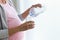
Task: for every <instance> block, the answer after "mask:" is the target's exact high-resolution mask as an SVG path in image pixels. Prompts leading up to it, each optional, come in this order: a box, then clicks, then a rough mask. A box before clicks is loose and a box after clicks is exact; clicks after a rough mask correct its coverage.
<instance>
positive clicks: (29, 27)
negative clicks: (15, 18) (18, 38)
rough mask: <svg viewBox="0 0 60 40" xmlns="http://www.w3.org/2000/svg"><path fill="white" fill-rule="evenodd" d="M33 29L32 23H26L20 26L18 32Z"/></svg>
mask: <svg viewBox="0 0 60 40" xmlns="http://www.w3.org/2000/svg"><path fill="white" fill-rule="evenodd" d="M32 28H34V21H28V22H25V23H23V24H22V25H20V31H25V30H29V29H32Z"/></svg>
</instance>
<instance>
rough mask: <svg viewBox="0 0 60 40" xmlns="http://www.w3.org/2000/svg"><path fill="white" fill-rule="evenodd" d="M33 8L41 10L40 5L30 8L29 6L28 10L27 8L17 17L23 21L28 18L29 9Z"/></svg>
mask: <svg viewBox="0 0 60 40" xmlns="http://www.w3.org/2000/svg"><path fill="white" fill-rule="evenodd" d="M33 7H40V8H41V7H42V5H41V4H35V5H32V6H31V7H30V8H28V9H27V10H26V11H25V12H24V13H22V14H21V15H19V17H20V18H21V20H24V19H25V18H26V17H27V16H28V14H29V11H30V9H31V8H33Z"/></svg>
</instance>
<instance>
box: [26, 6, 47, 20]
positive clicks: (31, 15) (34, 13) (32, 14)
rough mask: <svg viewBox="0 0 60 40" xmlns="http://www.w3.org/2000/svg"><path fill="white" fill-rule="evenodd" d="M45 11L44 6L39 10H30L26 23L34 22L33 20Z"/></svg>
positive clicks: (38, 8)
mask: <svg viewBox="0 0 60 40" xmlns="http://www.w3.org/2000/svg"><path fill="white" fill-rule="evenodd" d="M45 9H46V7H45V6H42V7H41V8H40V7H37V8H35V7H34V8H31V9H30V11H29V15H28V16H27V19H26V21H34V18H36V17H37V16H38V15H39V14H41V13H43V12H44V11H45Z"/></svg>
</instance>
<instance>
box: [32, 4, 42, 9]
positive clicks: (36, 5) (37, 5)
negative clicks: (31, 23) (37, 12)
mask: <svg viewBox="0 0 60 40" xmlns="http://www.w3.org/2000/svg"><path fill="white" fill-rule="evenodd" d="M33 7H40V8H41V7H42V5H41V4H35V5H32V7H31V8H33Z"/></svg>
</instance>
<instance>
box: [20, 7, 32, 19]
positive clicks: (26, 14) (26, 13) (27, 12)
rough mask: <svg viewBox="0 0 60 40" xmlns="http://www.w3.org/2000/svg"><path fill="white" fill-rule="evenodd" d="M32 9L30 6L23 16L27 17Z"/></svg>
mask: <svg viewBox="0 0 60 40" xmlns="http://www.w3.org/2000/svg"><path fill="white" fill-rule="evenodd" d="M30 9H31V8H28V9H27V10H26V11H25V12H24V13H22V14H21V15H22V18H24V19H25V18H26V17H27V16H28V14H29V11H30Z"/></svg>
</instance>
